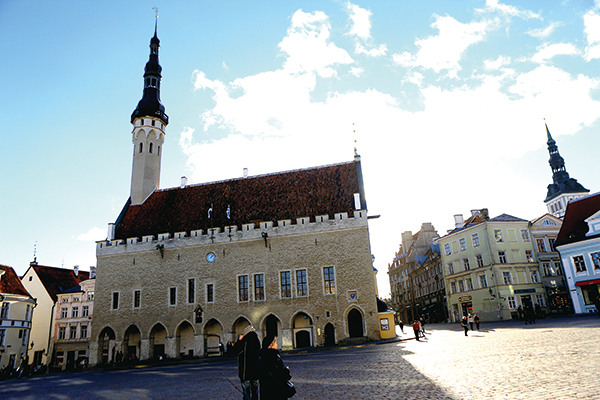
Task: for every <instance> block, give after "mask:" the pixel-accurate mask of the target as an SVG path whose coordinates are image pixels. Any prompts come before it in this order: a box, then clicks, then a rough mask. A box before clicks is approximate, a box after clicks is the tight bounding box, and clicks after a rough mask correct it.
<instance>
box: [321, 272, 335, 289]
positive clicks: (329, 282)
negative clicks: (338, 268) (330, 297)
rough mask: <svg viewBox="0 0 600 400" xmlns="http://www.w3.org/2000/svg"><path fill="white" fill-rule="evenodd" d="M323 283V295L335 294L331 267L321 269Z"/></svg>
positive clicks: (333, 275)
mask: <svg viewBox="0 0 600 400" xmlns="http://www.w3.org/2000/svg"><path fill="white" fill-rule="evenodd" d="M323 282H324V283H325V294H335V274H334V270H333V267H325V268H323Z"/></svg>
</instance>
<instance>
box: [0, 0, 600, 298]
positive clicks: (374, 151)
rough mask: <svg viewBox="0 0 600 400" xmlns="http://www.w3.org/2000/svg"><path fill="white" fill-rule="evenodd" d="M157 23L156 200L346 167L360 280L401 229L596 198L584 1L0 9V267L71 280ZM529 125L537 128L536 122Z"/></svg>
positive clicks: (96, 217) (114, 172) (524, 214)
mask: <svg viewBox="0 0 600 400" xmlns="http://www.w3.org/2000/svg"><path fill="white" fill-rule="evenodd" d="M153 7H158V10H159V17H158V36H159V38H160V41H161V49H160V63H161V65H162V67H163V71H162V74H163V79H162V86H161V99H162V102H163V104H164V106H165V107H166V113H167V114H168V115H169V122H170V123H169V126H168V128H167V135H166V139H165V144H164V146H163V155H162V172H161V188H168V187H174V186H178V185H179V184H180V181H181V177H182V176H187V177H188V179H189V183H202V182H211V181H215V180H222V179H232V178H238V177H241V176H242V175H243V169H244V168H248V170H249V175H251V176H252V175H258V174H264V173H272V172H278V171H286V170H290V169H296V168H309V167H313V166H319V165H327V164H334V163H339V162H346V161H351V160H352V159H353V156H354V148H356V149H357V151H358V153H359V154H360V155H361V158H362V167H363V176H364V181H365V191H366V198H367V203H368V208H369V210H368V211H369V215H380V218H378V219H371V220H370V221H369V231H370V239H371V247H372V253H373V255H374V256H375V261H374V266H375V267H376V268H377V270H378V271H379V273H378V286H379V290H380V295H381V296H382V297H385V296H386V295H388V294H389V283H388V277H387V269H388V263H390V262H391V261H392V259H393V257H394V254H395V252H396V251H398V247H399V244H400V241H401V237H400V235H401V233H402V232H404V231H412V232H413V233H415V232H417V231H418V230H419V229H420V227H421V224H422V223H424V222H431V223H433V225H434V227H435V228H436V230H437V231H438V233H439V234H440V236H441V235H443V234H444V233H445V232H446V231H447V230H449V229H452V228H453V227H454V217H453V216H454V215H455V214H464V215H465V216H467V215H470V210H472V209H480V208H488V209H489V211H490V215H491V216H492V217H494V216H497V215H500V214H502V213H507V214H510V215H514V216H517V217H520V218H523V219H527V220H533V219H535V218H537V217H539V216H541V215H543V214H544V213H545V212H546V207H545V204H544V202H543V200H544V199H545V197H546V190H547V186H548V184H550V183H552V173H551V170H550V167H549V165H548V159H549V155H548V150H547V146H546V141H547V138H546V130H545V126H544V123H545V122H546V123H547V124H548V127H549V129H550V132H551V134H552V136H553V138H554V139H555V140H556V142H557V144H558V147H559V151H560V153H561V155H562V156H563V157H564V159H565V162H566V168H567V171H568V172H569V174H570V175H571V177H573V178H575V179H577V180H578V181H579V182H580V183H581V184H582V185H583V186H584V187H586V188H587V189H589V190H590V191H591V193H594V192H598V191H600V185H599V183H600V168H598V166H597V165H596V164H597V160H598V148H599V144H600V1H598V0H596V1H584V0H580V1H575V0H573V1H569V0H565V1H562V2H560V1H506V2H501V1H499V0H472V1H467V0H465V1H452V2H450V1H427V2H416V1H391V0H388V1H377V0H375V1H358V0H355V1H350V2H349V1H337V0H319V1H296V0H289V1H228V2H214V1H189V2H187V1H186V2H184V1H173V0H170V1H165V0H156V1H153V2H149V1H145V0H131V1H127V2H123V1H116V0H112V1H110V0H109V1H105V2H102V4H101V5H99V4H98V3H97V2H82V1H76V0H65V1H41V0H39V1H35V0H30V1H17V0H0V37H2V38H3V40H2V41H0V48H1V49H2V61H1V62H0V109H2V111H3V118H2V122H1V123H0V138H1V139H2V146H0V171H2V173H1V174H0V187H1V188H2V192H1V195H0V264H4V265H9V266H11V267H13V268H15V270H16V271H17V273H18V274H23V273H24V272H25V271H26V270H27V268H28V266H29V263H30V262H31V261H32V260H33V257H34V252H35V256H36V257H37V261H38V263H40V264H42V265H49V266H56V267H61V266H64V267H65V268H72V267H73V266H75V265H79V266H80V267H81V269H83V270H89V267H90V266H93V265H95V263H96V260H95V241H96V240H103V239H105V238H106V234H107V233H106V232H107V225H108V223H109V222H114V221H115V219H116V218H117V216H118V214H119V212H120V210H121V209H122V207H123V205H124V204H125V202H126V201H127V198H128V197H129V190H130V184H131V163H132V143H131V131H132V126H131V124H130V122H129V120H130V116H131V113H132V111H133V110H134V109H135V107H136V105H137V102H138V101H139V100H140V98H141V96H142V89H143V78H142V77H143V68H144V65H145V63H146V62H147V60H148V54H149V47H148V46H149V43H150V38H151V37H152V35H153V33H154V23H155V15H154V11H153ZM544 119H545V120H544Z"/></svg>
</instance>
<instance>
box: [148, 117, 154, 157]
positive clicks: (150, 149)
mask: <svg viewBox="0 0 600 400" xmlns="http://www.w3.org/2000/svg"><path fill="white" fill-rule="evenodd" d="M152 122H154V121H152ZM152 146H154V144H153V143H152V142H150V146H149V147H148V153H150V154H152Z"/></svg>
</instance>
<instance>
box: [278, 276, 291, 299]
mask: <svg viewBox="0 0 600 400" xmlns="http://www.w3.org/2000/svg"><path fill="white" fill-rule="evenodd" d="M279 279H280V283H281V298H288V297H292V278H291V274H290V271H281V272H280V273H279Z"/></svg>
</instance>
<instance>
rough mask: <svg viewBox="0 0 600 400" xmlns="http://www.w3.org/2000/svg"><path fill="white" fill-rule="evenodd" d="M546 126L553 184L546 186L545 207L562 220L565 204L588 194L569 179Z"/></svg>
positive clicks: (563, 162)
mask: <svg viewBox="0 0 600 400" xmlns="http://www.w3.org/2000/svg"><path fill="white" fill-rule="evenodd" d="M544 124H545V125H546V133H547V134H548V142H547V144H548V152H549V153H550V160H549V161H548V163H549V164H550V168H551V169H552V180H553V183H551V184H550V185H548V193H547V195H546V200H544V203H546V207H548V212H549V213H550V214H552V215H554V216H555V217H558V218H562V217H564V215H565V211H566V209H567V203H568V202H569V201H571V200H573V199H578V198H580V197H584V196H586V195H587V193H589V190H588V189H586V188H584V187H583V186H581V184H580V183H578V182H577V180H576V179H573V178H571V177H569V173H568V172H567V169H566V168H565V160H564V159H563V158H562V157H561V156H560V153H559V152H558V146H557V145H556V142H555V141H554V139H552V136H551V135H550V130H549V129H548V124H546V123H544Z"/></svg>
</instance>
